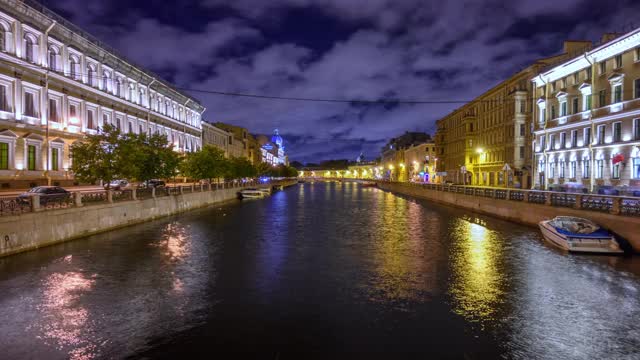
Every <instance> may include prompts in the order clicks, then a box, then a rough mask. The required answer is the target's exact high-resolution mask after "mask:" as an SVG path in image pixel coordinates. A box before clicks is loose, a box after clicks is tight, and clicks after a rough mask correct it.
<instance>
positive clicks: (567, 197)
mask: <svg viewBox="0 0 640 360" xmlns="http://www.w3.org/2000/svg"><path fill="white" fill-rule="evenodd" d="M385 182H386V181H382V183H385ZM397 184H404V185H408V186H416V187H421V188H424V189H428V190H434V191H443V192H452V193H457V194H464V195H469V196H478V197H484V198H492V199H497V200H504V201H519V202H527V203H531V204H540V205H546V206H554V207H565V208H571V209H577V210H588V211H598V212H604V213H609V214H614V215H624V216H640V197H629V196H611V195H594V194H580V193H566V192H555V191H541V190H522V189H504V188H486V187H477V186H465V185H445V184H421V183H397Z"/></svg>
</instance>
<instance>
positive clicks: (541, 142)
mask: <svg viewBox="0 0 640 360" xmlns="http://www.w3.org/2000/svg"><path fill="white" fill-rule="evenodd" d="M545 139H546V137H545V136H544V135H542V136H540V151H543V150H544V149H545Z"/></svg>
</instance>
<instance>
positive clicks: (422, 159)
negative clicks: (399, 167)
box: [404, 142, 437, 182]
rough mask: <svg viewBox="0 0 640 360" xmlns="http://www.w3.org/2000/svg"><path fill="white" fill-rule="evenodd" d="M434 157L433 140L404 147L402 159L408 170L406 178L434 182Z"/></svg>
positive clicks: (435, 161)
mask: <svg viewBox="0 0 640 360" xmlns="http://www.w3.org/2000/svg"><path fill="white" fill-rule="evenodd" d="M436 159H437V156H436V144H435V143H433V142H430V143H425V144H419V145H415V146H412V147H410V148H408V149H406V150H405V151H404V160H405V162H406V164H405V165H406V167H407V171H408V174H407V175H408V179H409V180H410V181H420V182H434V181H435V173H436V163H437V160H436ZM421 174H422V175H421Z"/></svg>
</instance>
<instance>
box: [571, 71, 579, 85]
mask: <svg viewBox="0 0 640 360" xmlns="http://www.w3.org/2000/svg"><path fill="white" fill-rule="evenodd" d="M578 81H580V79H578V73H577V72H575V73H573V84H574V85H576V84H577V83H578Z"/></svg>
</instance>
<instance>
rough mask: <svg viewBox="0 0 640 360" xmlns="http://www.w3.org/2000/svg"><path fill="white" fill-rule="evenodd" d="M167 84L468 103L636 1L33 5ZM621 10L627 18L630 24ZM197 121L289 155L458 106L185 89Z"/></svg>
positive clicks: (369, 146) (414, 123) (369, 137)
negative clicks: (201, 114) (268, 141)
mask: <svg viewBox="0 0 640 360" xmlns="http://www.w3.org/2000/svg"><path fill="white" fill-rule="evenodd" d="M43 3H44V4H45V5H46V6H48V7H49V8H51V9H52V10H54V11H56V12H58V13H60V14H61V15H63V16H65V17H66V18H68V19H69V20H71V21H73V22H74V23H76V24H77V25H79V26H81V27H82V28H84V29H85V30H87V31H88V32H90V33H91V34H93V35H95V36H96V37H98V38H99V39H101V40H103V41H105V42H106V43H108V44H110V45H112V46H113V47H115V48H116V49H118V50H120V51H121V52H122V53H123V54H124V55H126V56H127V57H128V58H130V59H131V60H133V61H134V62H136V63H138V64H141V65H142V66H145V67H146V68H148V69H150V70H152V71H154V72H156V73H158V74H159V75H160V76H162V77H163V78H165V79H166V80H169V81H171V82H173V83H174V84H176V86H178V87H184V88H194V89H206V90H215V91H225V92H236V93H252V94H262V95H273V96H285V97H287V96H289V97H308V98H335V99H373V100H376V99H389V100H395V99H408V100H470V99H472V98H473V97H475V96H477V95H479V94H481V93H482V92H483V91H485V90H486V89H488V88H490V87H491V86H493V85H495V84H497V83H498V82H499V81H501V80H502V79H504V78H506V77H508V76H509V75H510V74H512V73H514V72H516V71H518V70H520V69H521V68H522V67H524V66H526V65H527V64H528V63H530V62H532V61H533V60H535V59H537V58H541V57H546V56H550V55H554V54H557V53H559V51H560V49H561V48H562V41H563V40H565V39H587V40H597V39H599V38H600V36H601V34H602V33H603V32H615V31H622V30H625V27H626V30H628V28H629V26H630V25H635V26H640V24H638V23H635V24H633V21H637V20H635V19H637V15H638V14H640V1H637V0H620V1H617V0H609V1H601V0H535V1H527V0H509V1H505V0H497V1H493V0H489V1H455V0H451V1H447V0H437V1H427V0H233V1H228V0H201V1H189V0H186V1H164V0H144V1H131V0H110V1H104V0H46V1H43ZM634 18H635V19H634ZM192 95H193V96H194V97H196V98H197V99H200V101H201V102H202V103H203V104H204V105H205V106H206V107H207V111H206V112H205V119H206V120H207V121H210V122H216V121H223V122H229V123H233V124H238V125H242V126H246V127H247V128H249V130H250V131H251V132H253V133H271V132H272V130H273V129H274V128H275V127H277V128H279V129H280V132H281V134H282V135H284V138H285V141H286V145H288V149H287V151H288V152H289V153H290V158H291V159H292V160H298V161H303V162H307V161H320V160H323V159H329V158H349V159H355V158H356V157H357V156H358V154H359V153H360V151H364V153H365V156H366V157H367V158H368V159H372V158H375V157H377V156H378V154H379V151H380V147H381V146H382V145H383V144H384V143H385V141H386V140H387V139H388V138H390V137H393V136H396V135H399V134H401V133H402V132H404V131H405V130H419V131H426V132H429V133H431V134H433V133H434V132H435V120H437V119H438V118H440V117H442V116H443V115H445V114H447V113H448V112H450V111H451V110H453V109H454V108H456V107H459V106H460V105H459V104H458V105H456V104H448V105H443V104H439V105H433V104H431V105H403V104H385V105H380V104H371V105H362V104H353V103H323V102H296V101H282V100H278V101H276V100H258V99H247V98H238V97H225V96H218V95H211V94H203V93H192Z"/></svg>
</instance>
